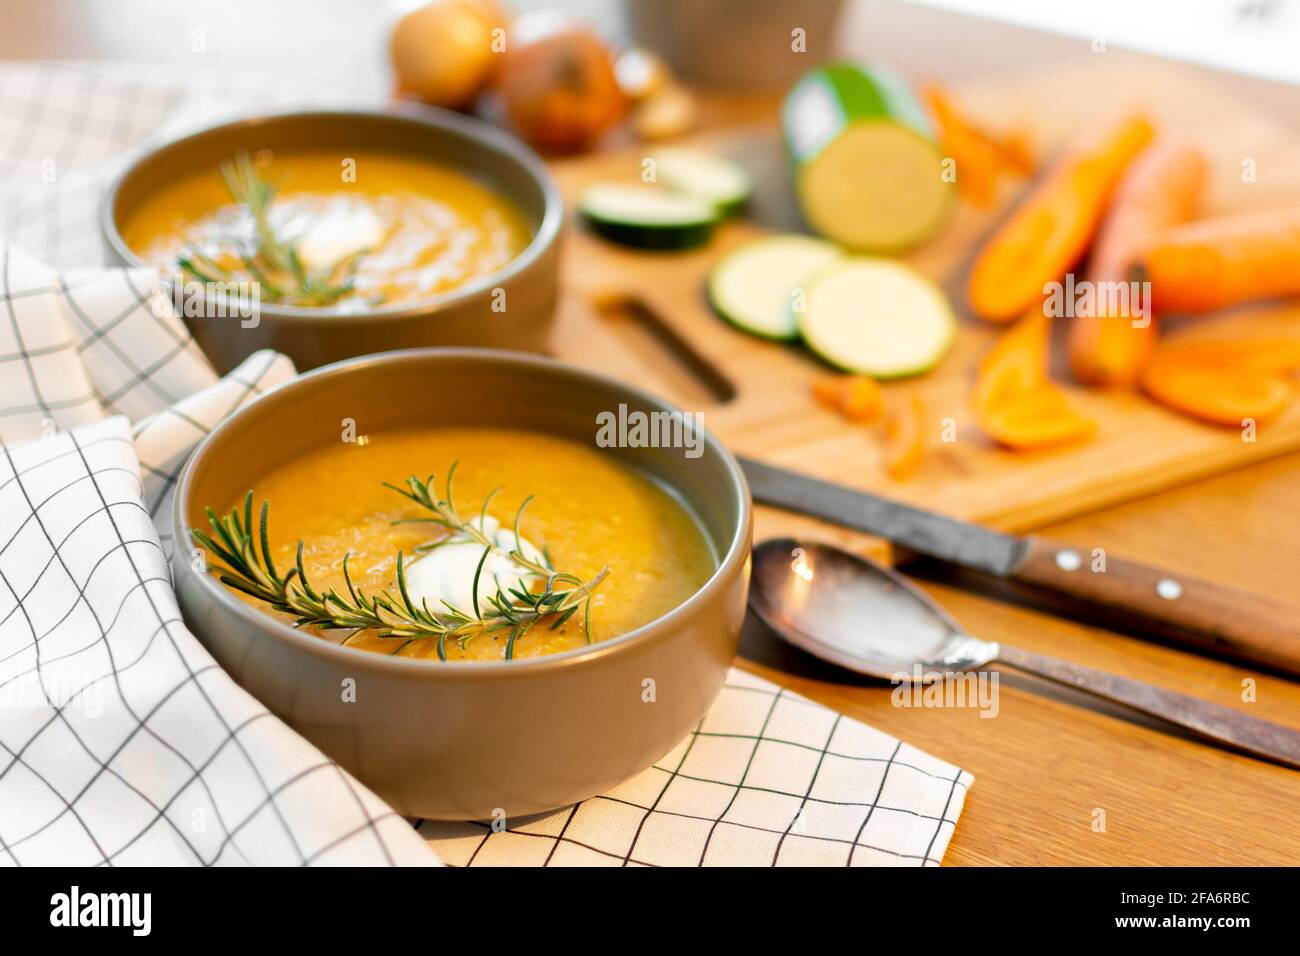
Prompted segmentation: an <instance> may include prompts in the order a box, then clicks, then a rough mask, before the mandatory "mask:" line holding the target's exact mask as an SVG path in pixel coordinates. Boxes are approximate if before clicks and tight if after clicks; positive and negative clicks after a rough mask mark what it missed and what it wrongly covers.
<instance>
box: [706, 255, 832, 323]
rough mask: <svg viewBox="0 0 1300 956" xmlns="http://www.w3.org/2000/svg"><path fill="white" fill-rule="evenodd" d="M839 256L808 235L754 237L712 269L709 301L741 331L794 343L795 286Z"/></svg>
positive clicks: (797, 286)
mask: <svg viewBox="0 0 1300 956" xmlns="http://www.w3.org/2000/svg"><path fill="white" fill-rule="evenodd" d="M843 257H844V253H843V251H842V250H841V249H840V247H839V246H837V245H835V244H834V243H831V242H827V241H825V240H824V239H814V238H813V237H812V236H800V235H779V236H766V237H764V238H762V239H754V240H751V241H750V242H746V243H744V244H743V245H741V246H738V247H737V248H736V249H735V250H733V251H732V252H730V253H728V254H727V256H726V257H724V258H723V260H722V261H721V262H719V263H718V264H717V265H716V266H714V267H713V271H712V272H710V273H709V301H710V303H712V305H713V308H714V310H715V311H716V312H717V313H718V314H719V315H720V316H722V317H723V318H724V319H726V320H727V321H728V322H730V323H731V324H732V325H734V326H736V327H737V328H739V329H741V330H742V331H745V332H749V333H751V334H753V335H759V336H762V337H763V338H767V339H779V340H788V339H796V338H798V337H799V326H798V325H797V324H796V322H795V307H796V304H797V303H796V301H795V296H796V293H797V292H799V291H800V290H801V289H802V286H801V285H800V283H802V282H803V281H804V280H805V279H807V278H808V277H809V276H810V275H813V274H815V273H817V272H818V271H820V270H821V269H822V268H824V267H825V266H827V265H829V264H830V263H831V262H834V261H835V260H837V259H841V258H843ZM804 296H806V290H805V291H804Z"/></svg>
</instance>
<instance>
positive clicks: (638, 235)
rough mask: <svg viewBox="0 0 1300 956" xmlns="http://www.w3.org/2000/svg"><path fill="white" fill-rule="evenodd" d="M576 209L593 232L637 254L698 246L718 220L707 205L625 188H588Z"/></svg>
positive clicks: (650, 189) (673, 195) (639, 188)
mask: <svg viewBox="0 0 1300 956" xmlns="http://www.w3.org/2000/svg"><path fill="white" fill-rule="evenodd" d="M578 209H579V211H581V213H582V215H583V217H584V218H585V219H586V220H587V223H588V224H589V225H590V226H591V228H592V229H593V230H594V231H595V232H597V233H598V234H600V235H602V236H604V237H605V238H606V239H610V240H612V241H614V242H618V243H622V244H623V245H626V246H633V247H635V248H637V249H690V248H693V247H695V246H700V245H703V244H704V243H706V242H708V241H709V237H710V236H712V235H713V227H714V226H716V225H717V224H718V221H719V220H720V219H721V218H722V214H721V213H720V212H719V211H718V207H717V206H715V205H714V204H713V203H711V202H709V201H708V200H707V199H701V198H699V197H698V196H689V195H687V194H685V193H677V192H672V191H671V190H667V189H660V188H658V187H656V186H641V185H630V184H627V183H593V184H592V185H590V186H588V187H587V188H586V189H585V190H583V193H582V195H581V196H580V197H579V198H578Z"/></svg>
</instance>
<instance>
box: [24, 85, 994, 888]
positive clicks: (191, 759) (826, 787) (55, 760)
mask: <svg viewBox="0 0 1300 956" xmlns="http://www.w3.org/2000/svg"><path fill="white" fill-rule="evenodd" d="M23 68H25V69H37V68H34V67H28V66H26V65H24V66H23ZM13 69H16V68H15V67H12V66H5V67H0V74H2V73H3V72H4V71H5V70H13ZM39 70H41V71H43V75H44V76H45V77H46V80H47V81H48V82H49V83H50V84H54V85H57V84H58V83H60V82H68V83H71V82H74V81H75V82H76V83H78V84H83V85H84V84H85V83H86V82H87V81H86V79H85V76H84V68H79V69H78V71H77V72H76V73H75V77H74V78H72V79H70V78H69V77H65V76H62V75H61V74H59V72H58V69H57V68H53V67H48V66H46V67H40V68H39ZM94 83H95V90H96V102H98V103H100V105H101V106H102V105H103V102H105V101H106V100H107V101H110V102H111V101H112V100H113V98H114V96H115V95H116V96H117V97H118V98H119V99H122V98H125V97H127V96H128V95H130V96H131V97H133V99H134V100H135V101H140V100H141V99H142V93H141V91H140V80H139V79H138V78H132V79H130V80H125V79H114V78H112V77H111V76H109V77H97V78H96V79H95V81H94ZM122 84H128V86H126V87H124V86H122ZM12 85H13V84H12V83H6V82H5V78H4V77H3V76H2V75H0V90H4V89H6V88H8V87H11V86H12ZM19 86H20V87H21V88H23V89H28V88H30V89H32V90H35V89H38V87H36V86H31V87H26V86H22V84H19ZM33 95H35V94H33ZM155 99H156V101H157V102H159V103H164V102H173V101H177V98H176V97H172V98H170V99H169V98H168V96H164V95H163V94H161V93H159V94H157V96H156V97H154V99H150V100H149V102H154V100H155ZM22 105H23V107H24V108H23V109H22V111H21V123H22V124H24V131H25V132H26V134H27V135H28V136H29V137H30V138H32V141H39V140H41V139H42V138H43V139H45V140H48V139H49V138H50V136H51V133H50V131H49V129H46V128H45V126H54V125H58V126H60V127H62V128H63V138H62V139H60V140H59V141H60V143H62V144H63V148H64V149H68V150H74V147H75V146H76V137H77V133H76V125H75V124H70V122H69V118H68V115H67V110H68V108H69V104H68V103H66V102H63V101H62V100H59V107H58V109H51V110H48V111H47V110H44V109H43V106H42V104H41V103H40V102H27V103H24V104H22ZM14 109H15V107H14V106H13V104H12V102H10V101H8V100H6V99H5V98H4V97H3V96H2V95H0V129H3V128H5V126H6V123H8V124H9V126H10V127H12V125H13V123H14V122H17V121H18V120H15V114H14ZM28 127H31V128H28ZM75 151H76V150H74V152H75ZM103 158H104V161H105V164H106V165H111V162H110V160H111V156H109V155H105V156H104V157H103ZM29 159H30V157H26V155H25V154H24V153H23V152H22V151H21V150H20V151H17V152H16V153H14V154H13V155H12V156H11V162H13V163H15V164H16V165H15V166H13V167H11V168H9V169H6V168H4V167H3V165H0V179H3V178H4V176H5V175H6V173H9V174H11V175H12V176H13V177H14V178H10V179H9V180H8V182H9V186H8V187H7V188H8V189H11V190H13V189H22V188H24V186H23V184H24V182H26V180H24V179H23V169H24V163H27V162H28V160H29ZM87 188H88V187H87V185H86V181H78V182H76V183H75V184H74V188H73V190H72V192H73V194H74V196H75V197H77V198H76V201H75V202H73V201H70V202H69V204H68V205H67V206H66V207H60V205H59V202H60V200H59V193H58V192H57V191H50V192H48V194H47V196H46V199H45V208H46V210H47V214H48V215H49V216H50V217H51V220H50V221H52V222H59V223H62V224H63V225H64V227H65V229H66V228H67V226H68V224H69V223H70V222H73V221H74V220H76V219H77V217H78V215H80V213H78V212H77V210H78V209H81V208H82V205H84V203H83V202H82V200H83V199H84V195H85V193H86V191H87ZM31 189H32V190H36V189H37V187H36V186H31ZM13 208H34V207H28V206H23V205H22V204H21V203H20V204H18V206H17V207H13ZM60 208H63V209H65V210H66V215H65V216H63V217H62V218H60V217H59V215H58V214H57V213H58V211H59V210H60ZM19 225H20V226H21V228H20V229H14V228H11V227H13V226H14V224H13V223H12V222H11V221H8V220H0V237H4V236H11V235H12V234H13V233H14V232H15V231H16V232H18V233H20V234H22V235H23V237H24V239H25V240H29V241H30V240H32V238H33V236H34V235H35V237H36V238H35V241H36V242H37V243H38V244H39V245H43V246H44V247H45V248H47V249H49V250H51V251H60V250H61V247H63V246H65V245H66V243H64V242H63V241H61V240H59V239H58V237H53V238H50V237H49V236H48V234H47V235H46V236H44V237H42V236H41V235H40V234H39V233H37V234H34V233H33V231H32V230H33V222H32V219H31V218H30V216H26V215H24V217H23V218H22V220H21V223H20V224H19ZM86 227H87V228H93V226H91V225H90V224H86ZM51 228H53V227H51ZM67 234H68V235H69V236H70V237H74V238H76V237H80V236H82V235H83V233H82V232H80V231H79V229H76V228H74V229H72V230H71V231H69V232H68V233H67ZM69 241H72V239H70V240H69ZM78 241H79V240H78ZM62 251H63V253H64V254H62V255H55V256H53V257H52V258H55V259H60V260H63V261H65V262H66V261H67V258H68V257H67V255H66V250H62ZM293 374H294V370H293V367H292V365H291V364H290V363H289V362H288V360H287V359H285V358H284V357H283V356H279V355H276V354H274V353H269V352H263V353H257V354H255V355H253V356H250V357H249V358H248V359H247V360H246V361H245V362H244V363H243V364H242V365H241V366H239V367H238V368H236V369H235V370H234V371H232V372H231V373H230V374H228V375H227V376H226V377H224V378H218V377H217V376H216V375H215V373H214V372H213V371H212V368H211V366H210V365H209V364H208V362H207V360H206V359H205V358H204V357H203V355H202V354H201V353H200V352H199V351H198V349H197V348H196V346H195V345H194V343H193V340H192V339H191V338H190V337H189V335H188V333H187V332H186V330H185V327H184V325H183V324H182V323H181V322H180V321H179V320H178V319H177V317H176V315H175V312H174V310H173V308H172V305H171V300H170V297H169V296H168V295H167V294H166V292H165V290H164V289H162V288H161V287H160V286H159V284H158V277H157V276H156V275H155V274H152V273H150V272H148V271H144V270H119V269H88V270H79V271H68V272H62V273H60V272H56V271H55V270H53V269H51V268H49V267H48V266H46V265H44V264H42V263H41V262H39V261H37V260H35V259H33V258H31V257H30V256H28V255H24V254H23V253H22V252H20V251H19V250H18V249H16V248H14V247H12V246H0V442H3V446H2V447H0V863H4V864H18V865H23V864H55V863H57V864H86V865H92V864H141V863H155V864H157V863H161V864H211V863H245V864H247V863H254V864H302V863H321V864H345V863H346V864H420V863H436V862H438V859H439V857H441V859H442V860H445V861H446V862H448V863H451V864H454V865H525V866H536V865H566V864H567V865H573V864H580V865H774V864H792V865H836V866H844V865H913V866H917V865H920V866H924V865H938V864H939V862H940V861H941V860H942V859H943V854H944V850H945V849H946V847H947V844H948V841H949V839H950V838H951V835H952V832H953V828H954V827H955V826H956V821H957V819H958V817H959V815H960V813H961V809H962V804H963V802H964V800H965V795H966V791H967V790H968V788H969V787H970V785H971V783H972V778H971V776H970V775H969V774H968V773H966V772H964V771H962V770H959V769H958V768H956V767H954V766H951V765H950V764H947V763H945V762H943V761H941V760H937V759H935V758H934V757H931V756H929V755H927V754H925V753H922V752H921V751H918V750H915V749H914V748H912V747H909V746H908V745H907V744H905V743H902V742H900V741H898V740H895V739H894V738H892V737H889V736H888V735H886V734H882V733H880V732H878V731H876V730H873V729H872V728H870V727H867V726H866V725H864V724H862V723H859V722H858V721H854V720H850V719H848V718H846V717H843V716H841V715H839V714H836V713H834V712H833V711H830V710H828V709H827V708H824V707H822V706H820V705H818V704H815V703H813V702H811V701H808V700H806V699H804V698H802V697H799V696H798V695H795V694H792V693H789V692H787V691H784V690H782V689H781V688H779V687H777V686H776V685H773V684H771V683H770V682H767V681H764V680H761V679H759V678H757V677H754V676H753V675H750V674H747V673H745V672H744V671H741V670H739V669H733V670H732V672H731V674H730V676H729V677H728V680H727V683H726V686H725V687H724V689H723V691H722V694H721V696H720V697H719V698H718V701H717V703H716V704H715V705H714V707H713V708H712V710H711V711H710V712H709V714H708V715H707V716H706V717H705V719H704V721H703V722H702V723H701V724H700V726H699V727H698V728H697V729H696V730H695V731H694V732H693V733H692V734H691V735H690V736H689V737H688V738H687V739H686V740H684V741H682V742H681V744H680V745H679V746H678V747H677V748H676V749H674V750H673V751H672V752H671V753H669V754H667V755H665V756H664V757H663V758H662V759H661V760H660V761H658V763H656V764H655V766H653V767H651V768H649V769H647V770H645V771H643V772H642V773H640V774H638V775H637V776H635V777H633V778H632V779H630V780H628V781H626V782H624V783H623V784H622V785H620V786H619V787H617V788H615V789H614V790H612V791H610V792H608V793H605V794H602V795H600V796H597V797H593V798H591V799H589V800H586V801H584V802H583V803H581V804H578V805H577V806H574V807H570V808H567V809H564V810H560V811H556V812H554V813H550V814H544V815H539V816H535V817H530V818H524V819H510V820H495V821H484V822H482V823H444V822H434V821H406V820H403V819H402V818H400V817H398V816H396V815H395V814H394V813H393V811H392V810H391V809H389V808H388V807H386V806H385V805H384V804H383V803H382V801H380V800H379V799H378V798H377V797H375V796H374V795H373V794H372V793H370V791H369V790H367V789H366V788H365V787H364V786H363V785H362V784H360V783H359V782H358V781H356V780H355V779H353V778H352V777H351V776H350V775H349V774H348V773H346V772H345V771H343V770H342V769H341V768H340V767H338V766H337V765H336V764H335V763H334V762H333V761H332V760H330V759H329V758H328V757H325V756H324V755H322V754H321V753H320V752H319V751H317V750H316V749H315V748H314V747H312V746H311V745H310V744H308V743H307V742H306V741H304V740H303V739H302V738H300V737H299V736H298V735H297V734H295V733H294V732H293V731H292V730H290V729H289V728H288V727H286V726H285V725H284V724H282V723H281V722H280V721H279V720H278V719H277V718H276V717H274V716H273V715H272V714H270V713H269V712H267V710H266V709H265V708H264V707H262V706H261V705H260V704H259V703H258V702H257V701H256V700H254V699H253V698H251V697H250V696H249V695H248V694H246V693H245V692H244V691H243V690H241V689H240V688H239V687H238V686H236V685H235V684H234V682H233V681H232V680H231V679H230V678H229V677H228V676H227V675H226V674H225V673H224V672H223V671H222V670H221V669H220V668H219V667H217V666H216V664H215V663H214V662H213V660H212V658H211V657H210V656H209V655H208V653H207V651H206V650H204V648H203V647H202V645H200V644H199V642H198V641H197V640H196V639H195V638H194V636H193V635H192V634H190V632H189V631H188V630H187V629H186V628H185V625H184V623H183V622H182V621H181V618H180V614H179V611H178V609H177V606H176V600H175V596H174V594H173V593H172V590H171V583H170V576H169V574H168V568H167V560H168V554H169V553H170V551H171V549H172V548H173V547H176V546H178V543H177V542H173V541H172V540H171V531H170V528H169V527H168V526H167V517H166V516H167V515H169V513H170V508H169V499H170V496H171V490H172V484H173V482H174V480H175V476H176V474H177V472H178V471H179V469H180V466H181V465H182V464H183V462H184V461H185V458H186V457H187V456H188V454H189V452H190V451H191V450H192V448H193V447H194V445H195V444H196V443H197V442H198V441H199V440H200V439H201V438H202V437H203V436H204V435H205V434H206V433H207V431H208V430H210V429H211V428H212V427H214V426H215V425H216V424H217V422H219V421H220V420H221V419H222V418H224V417H225V416H227V415H229V414H230V413H232V412H233V411H235V410H237V409H238V408H240V407H242V406H243V405H244V404H246V403H247V402H248V401H250V400H251V399H252V398H253V397H254V396H255V395H256V394H258V393H259V392H260V391H263V390H265V389H266V388H269V387H271V386H273V385H275V384H277V383H279V382H282V381H285V380H286V379H288V378H290V377H292V375H293ZM359 653H360V652H359ZM431 666H437V665H431ZM412 822H414V823H415V826H412V825H411V823H412Z"/></svg>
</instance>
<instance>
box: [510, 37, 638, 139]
mask: <svg viewBox="0 0 1300 956" xmlns="http://www.w3.org/2000/svg"><path fill="white" fill-rule="evenodd" d="M527 19H528V18H523V19H522V20H521V21H520V23H521V26H520V28H519V29H517V30H516V31H514V32H513V33H512V35H511V37H510V42H509V44H508V45H507V48H506V53H505V55H504V57H502V63H501V72H500V75H499V78H498V81H497V87H498V90H499V91H500V93H501V99H502V101H503V102H504V104H505V108H506V112H507V113H508V114H509V116H510V119H511V121H512V122H513V123H514V125H515V128H516V129H517V130H518V131H519V133H520V134H521V135H522V136H523V137H524V138H525V139H527V140H528V141H529V142H530V143H532V144H533V145H535V146H540V147H542V148H543V149H547V150H552V151H555V152H573V151H576V150H581V149H584V148H586V147H588V146H590V145H592V144H593V143H594V142H596V140H598V139H599V138H600V137H601V136H602V135H603V134H604V133H605V132H606V131H608V130H609V129H610V127H612V126H613V125H614V124H615V123H617V122H618V121H619V120H620V119H621V118H622V117H623V114H624V112H625V111H626V109H627V97H626V95H625V94H624V93H623V90H622V88H621V87H620V86H619V82H618V77H617V75H616V74H615V72H614V57H613V54H612V53H611V51H610V49H609V47H607V46H606V45H605V43H604V41H602V40H601V39H600V38H599V37H598V36H596V34H595V33H593V32H592V31H590V30H588V29H586V28H584V27H581V26H577V25H574V24H571V23H568V22H563V21H554V20H552V21H551V22H549V23H547V24H545V25H544V26H543V28H541V29H538V30H529V29H528V27H527V25H525V24H524V20H527Z"/></svg>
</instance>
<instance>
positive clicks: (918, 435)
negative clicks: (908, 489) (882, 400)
mask: <svg viewBox="0 0 1300 956" xmlns="http://www.w3.org/2000/svg"><path fill="white" fill-rule="evenodd" d="M925 439H926V432H925V406H924V405H923V404H922V402H921V399H920V397H919V396H917V395H916V394H915V393H913V394H912V395H910V396H908V398H907V400H906V401H904V402H903V403H901V404H900V405H899V406H897V407H896V408H894V409H892V410H891V411H890V414H889V415H888V416H887V417H886V418H885V443H884V448H883V450H882V459H883V461H884V465H885V473H886V474H888V475H889V477H890V478H892V479H894V481H906V480H907V479H908V478H910V477H912V475H914V474H915V473H916V470H917V469H918V468H920V467H921V462H922V461H923V460H924V459H925V452H926V440H925Z"/></svg>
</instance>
